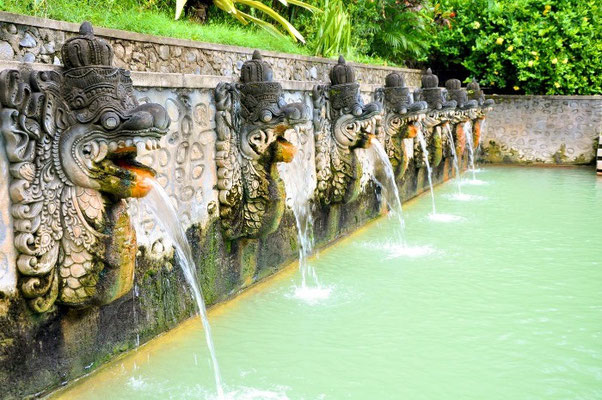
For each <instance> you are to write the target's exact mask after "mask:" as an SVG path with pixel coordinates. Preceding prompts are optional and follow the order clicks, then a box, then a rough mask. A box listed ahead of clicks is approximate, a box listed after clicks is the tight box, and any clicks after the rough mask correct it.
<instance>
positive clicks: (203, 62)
mask: <svg viewBox="0 0 602 400" xmlns="http://www.w3.org/2000/svg"><path fill="white" fill-rule="evenodd" d="M78 29H79V25H78V24H72V23H68V22H63V21H54V20H48V19H42V18H35V17H29V16H24V15H17V14H10V13H5V12H0V60H15V61H25V62H38V63H45V64H57V65H58V64H60V63H61V60H60V57H61V56H60V49H61V47H62V44H63V43H64V41H65V40H67V39H69V38H71V37H73V36H76V34H77V32H78ZM95 33H96V35H97V36H99V37H102V38H103V39H105V40H107V41H108V42H109V44H111V45H112V46H113V49H114V50H115V61H114V62H115V65H117V66H118V67H122V68H126V69H129V70H131V71H146V72H161V73H184V74H197V75H214V76H238V75H239V73H240V68H241V66H242V63H243V62H244V61H245V60H247V59H250V58H251V54H252V52H253V50H252V49H249V48H245V47H238V46H226V45H219V44H212V43H203V42H197V41H192V40H183V39H174V38H166V37H157V36H151V35H143V34H139V33H133V32H126V31H119V30H115V29H104V28H95ZM262 54H263V56H264V59H265V60H266V61H268V62H269V63H270V64H271V65H272V67H273V68H274V75H275V76H274V78H275V79H276V80H280V81H282V80H293V81H311V82H319V81H322V82H328V73H329V71H330V68H331V67H332V66H333V65H334V64H335V63H336V60H329V59H324V58H319V57H307V56H301V55H296V54H283V53H277V52H272V51H262ZM350 64H351V65H353V66H354V67H355V71H356V77H357V80H358V81H359V82H361V83H365V84H378V85H382V84H383V82H384V79H385V76H387V74H389V73H390V72H393V71H397V72H401V73H402V74H403V75H404V76H405V78H406V82H407V84H408V86H412V87H418V86H420V76H421V73H420V71H419V70H415V69H407V68H392V67H379V66H373V65H366V64H357V63H350Z"/></svg>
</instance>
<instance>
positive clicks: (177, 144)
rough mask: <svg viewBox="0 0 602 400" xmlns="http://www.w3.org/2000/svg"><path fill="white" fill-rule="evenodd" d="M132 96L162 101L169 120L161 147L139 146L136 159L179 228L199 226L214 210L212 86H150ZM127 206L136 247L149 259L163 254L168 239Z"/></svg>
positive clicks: (147, 216)
mask: <svg viewBox="0 0 602 400" xmlns="http://www.w3.org/2000/svg"><path fill="white" fill-rule="evenodd" d="M137 95H138V97H139V101H140V102H153V103H159V104H161V105H163V106H164V107H165V109H166V110H167V115H168V116H169V119H170V121H171V124H170V128H169V132H168V133H167V134H166V136H165V138H164V139H163V141H162V146H161V148H159V149H157V150H156V151H153V150H146V149H142V150H141V151H140V152H139V154H138V159H139V160H140V161H141V162H143V163H144V164H146V165H149V166H151V167H152V168H153V169H154V170H155V171H156V172H157V174H156V177H155V179H156V180H157V182H158V183H159V184H160V185H161V186H162V187H163V188H164V189H165V191H166V192H167V193H168V195H169V197H170V199H171V200H172V202H173V205H174V207H175V209H176V210H177V211H178V215H179V217H180V223H181V224H182V225H183V226H184V227H185V229H186V228H188V227H189V226H191V225H192V224H200V225H201V226H202V227H203V226H205V225H206V224H207V223H208V222H209V221H210V219H211V218H214V217H216V216H217V211H218V206H217V190H216V189H215V185H216V183H217V176H216V170H215V166H214V161H213V160H214V158H215V140H216V134H215V121H214V117H213V116H214V113H215V106H214V105H213V103H212V97H213V93H212V90H210V89H194V90H183V89H155V88H151V89H139V90H138V91H137ZM129 205H130V215H132V219H133V223H134V227H135V228H136V234H137V236H138V243H139V245H144V246H146V247H147V248H148V249H149V250H150V252H148V253H147V254H148V255H150V256H152V257H156V258H161V257H163V256H166V255H169V254H168V253H171V251H172V245H173V243H170V242H169V241H168V240H169V239H168V238H167V237H165V235H164V234H163V233H162V231H161V229H160V227H159V226H158V224H157V223H156V221H155V218H154V216H153V215H152V214H151V213H150V210H147V209H146V207H145V205H144V204H143V202H139V201H137V200H135V199H132V200H130V201H129Z"/></svg>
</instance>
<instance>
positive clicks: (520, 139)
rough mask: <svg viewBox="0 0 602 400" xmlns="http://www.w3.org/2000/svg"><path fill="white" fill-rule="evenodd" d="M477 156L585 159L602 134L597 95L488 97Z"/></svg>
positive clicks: (510, 159)
mask: <svg viewBox="0 0 602 400" xmlns="http://www.w3.org/2000/svg"><path fill="white" fill-rule="evenodd" d="M490 98H492V99H494V100H495V103H496V105H495V107H494V109H493V111H491V112H490V113H489V114H488V116H487V119H486V123H485V124H486V125H485V127H483V128H482V139H481V149H482V153H481V159H482V160H483V161H485V162H492V163H535V164H590V163H592V162H593V160H594V159H595V154H596V153H595V149H596V146H597V142H598V136H599V135H600V133H602V96H505V95H504V96H491V97H490Z"/></svg>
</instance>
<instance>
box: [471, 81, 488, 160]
mask: <svg viewBox="0 0 602 400" xmlns="http://www.w3.org/2000/svg"><path fill="white" fill-rule="evenodd" d="M466 89H467V92H468V97H469V98H470V99H471V100H474V101H476V102H477V107H476V108H477V111H476V117H475V118H473V123H472V142H473V145H474V147H475V149H476V148H477V147H479V142H480V140H481V128H482V125H483V121H484V120H485V115H486V114H487V112H489V111H491V110H492V109H493V105H494V104H495V101H493V99H485V93H484V92H483V91H482V90H481V87H480V85H479V82H477V80H476V79H474V78H473V80H472V82H470V83H469V84H468V85H467V87H466Z"/></svg>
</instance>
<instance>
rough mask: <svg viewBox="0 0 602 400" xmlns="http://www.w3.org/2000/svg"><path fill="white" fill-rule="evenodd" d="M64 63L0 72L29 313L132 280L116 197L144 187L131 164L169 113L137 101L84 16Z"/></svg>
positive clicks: (0, 116)
mask: <svg viewBox="0 0 602 400" xmlns="http://www.w3.org/2000/svg"><path fill="white" fill-rule="evenodd" d="M62 58H63V63H64V68H63V69H62V70H60V72H55V71H27V70H23V71H18V70H4V71H2V72H1V73H0V104H1V106H2V109H1V110H0V130H1V132H2V135H3V136H4V139H5V142H6V149H7V153H8V154H7V155H8V158H9V161H10V163H11V164H10V172H11V176H12V182H11V185H10V197H11V201H12V206H11V212H12V216H13V219H14V230H15V247H16V249H17V250H18V257H17V267H18V271H19V273H20V283H19V286H20V291H21V293H22V295H23V296H24V297H25V298H27V299H28V301H29V305H30V306H31V308H32V309H33V310H34V311H36V312H45V311H48V310H50V309H51V308H52V307H53V305H54V304H55V303H60V304H64V305H68V306H74V307H84V306H87V305H90V304H104V303H107V302H109V301H112V300H114V299H115V298H118V297H119V296H121V295H123V294H125V293H126V292H127V291H129V289H130V288H131V285H132V282H133V270H134V265H135V254H136V249H137V246H136V236H135V232H134V230H133V228H132V227H131V226H130V221H129V217H128V215H127V213H126V209H125V202H124V201H123V199H124V198H127V197H141V196H144V195H145V194H146V193H148V191H149V190H150V186H148V184H146V183H145V178H147V177H149V176H153V175H154V171H153V170H152V169H150V168H149V167H146V166H145V165H142V164H140V163H138V162H136V160H135V157H136V149H137V146H146V148H147V149H154V148H155V147H157V146H158V141H159V139H160V138H161V136H162V135H164V134H165V133H166V130H167V128H168V125H169V119H168V117H167V113H166V111H165V109H164V108H163V107H162V106H160V105H158V104H142V105H138V103H137V101H136V99H135V98H134V96H133V89H132V81H131V79H130V75H129V72H128V71H125V70H123V69H121V68H114V67H112V59H113V50H112V49H111V47H110V46H109V45H108V44H107V43H106V42H105V41H103V40H101V39H99V38H96V37H95V36H94V33H93V31H92V26H91V25H90V23H88V22H84V23H83V24H82V25H81V27H80V35H79V36H77V37H75V38H72V39H70V40H68V41H66V42H65V44H64V46H63V48H62Z"/></svg>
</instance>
